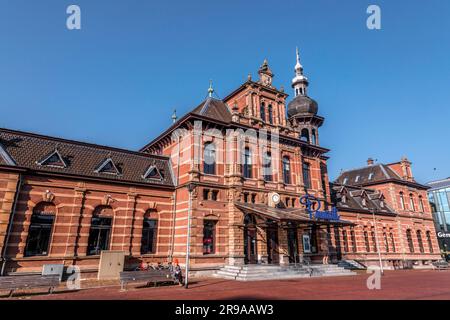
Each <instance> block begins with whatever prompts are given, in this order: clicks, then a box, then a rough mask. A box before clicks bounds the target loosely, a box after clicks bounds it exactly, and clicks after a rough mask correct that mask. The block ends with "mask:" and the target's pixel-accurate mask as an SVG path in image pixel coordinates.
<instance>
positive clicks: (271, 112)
mask: <svg viewBox="0 0 450 320" xmlns="http://www.w3.org/2000/svg"><path fill="white" fill-rule="evenodd" d="M268 109H269V123H270V124H273V111H272V105H271V104H269V107H268Z"/></svg>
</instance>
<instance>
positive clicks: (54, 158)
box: [37, 149, 67, 168]
mask: <svg viewBox="0 0 450 320" xmlns="http://www.w3.org/2000/svg"><path fill="white" fill-rule="evenodd" d="M37 164H38V165H40V166H49V167H58V168H66V167H67V164H66V162H65V161H64V159H63V157H62V156H61V154H60V153H59V151H58V149H55V151H53V152H52V153H51V154H50V155H49V156H47V157H45V158H44V159H42V160H41V161H38V162H37Z"/></svg>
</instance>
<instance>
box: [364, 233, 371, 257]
mask: <svg viewBox="0 0 450 320" xmlns="http://www.w3.org/2000/svg"><path fill="white" fill-rule="evenodd" d="M364 244H365V245H366V252H370V243H369V234H368V233H367V231H364Z"/></svg>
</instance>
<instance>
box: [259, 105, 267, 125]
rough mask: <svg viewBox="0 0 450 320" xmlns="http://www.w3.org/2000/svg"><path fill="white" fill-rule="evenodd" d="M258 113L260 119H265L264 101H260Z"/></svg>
mask: <svg viewBox="0 0 450 320" xmlns="http://www.w3.org/2000/svg"><path fill="white" fill-rule="evenodd" d="M259 113H260V117H261V120H262V121H264V122H265V121H266V106H265V104H264V102H262V103H261V106H260V107H259Z"/></svg>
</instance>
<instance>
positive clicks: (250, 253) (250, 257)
mask: <svg viewBox="0 0 450 320" xmlns="http://www.w3.org/2000/svg"><path fill="white" fill-rule="evenodd" d="M256 254H257V251H256V228H253V227H245V228H244V255H245V258H244V262H245V264H256V263H257V262H258V259H257V257H256Z"/></svg>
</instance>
